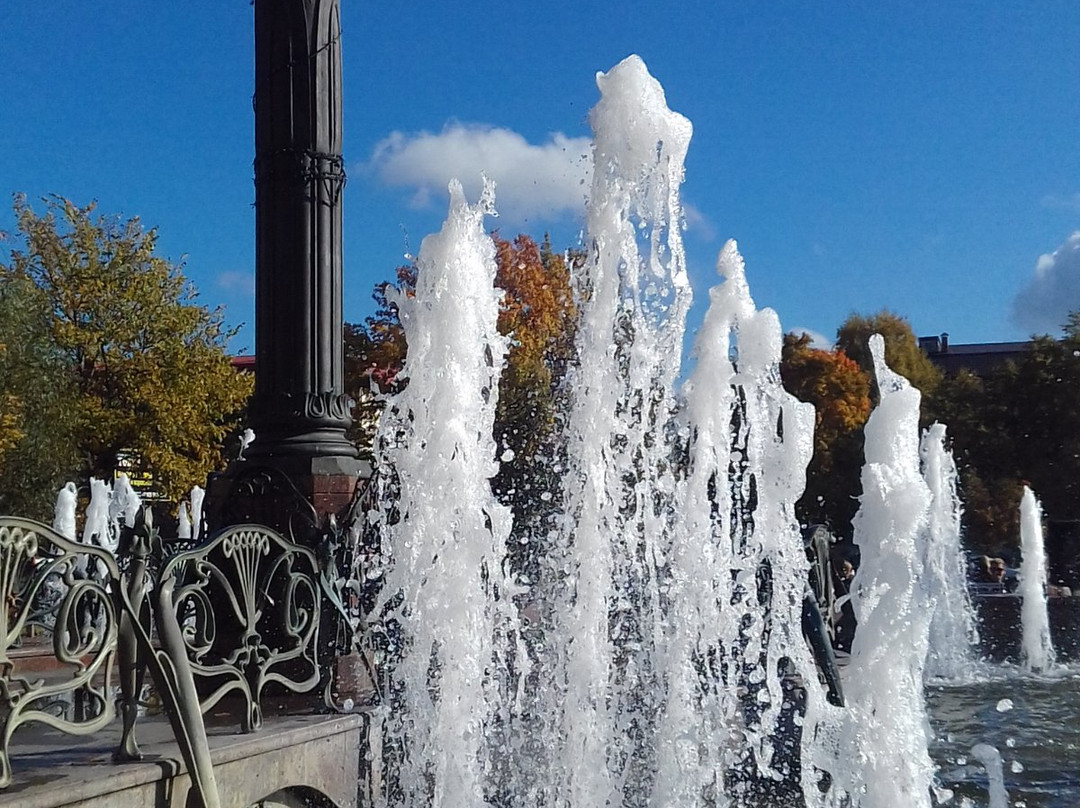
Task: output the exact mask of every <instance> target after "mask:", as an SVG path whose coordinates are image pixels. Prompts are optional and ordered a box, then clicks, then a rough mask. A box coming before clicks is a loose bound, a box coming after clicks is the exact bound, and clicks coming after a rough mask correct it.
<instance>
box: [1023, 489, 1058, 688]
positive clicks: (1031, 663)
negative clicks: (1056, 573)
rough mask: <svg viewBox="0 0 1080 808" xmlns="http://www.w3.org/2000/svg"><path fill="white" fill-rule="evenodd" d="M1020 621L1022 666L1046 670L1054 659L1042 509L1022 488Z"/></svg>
mask: <svg viewBox="0 0 1080 808" xmlns="http://www.w3.org/2000/svg"><path fill="white" fill-rule="evenodd" d="M1020 546H1021V549H1022V552H1023V560H1022V561H1021V564H1020V587H1019V590H1018V591H1019V594H1020V597H1022V598H1023V603H1022V604H1021V606H1020V624H1021V627H1022V629H1023V641H1024V667H1025V668H1026V669H1027V670H1029V671H1034V672H1039V671H1045V670H1046V669H1047V668H1048V667H1049V666H1050V665H1051V664H1053V662H1054V646H1053V644H1052V643H1051V641H1050V618H1049V616H1048V615H1047V612H1046V554H1045V552H1044V550H1043V534H1042V508H1041V507H1039V502H1038V500H1036V499H1035V494H1034V493H1032V491H1031V489H1030V488H1028V487H1026V486H1025V487H1024V497H1023V499H1022V500H1021V501H1020Z"/></svg>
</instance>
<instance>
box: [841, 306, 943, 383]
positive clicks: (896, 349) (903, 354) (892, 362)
mask: <svg viewBox="0 0 1080 808" xmlns="http://www.w3.org/2000/svg"><path fill="white" fill-rule="evenodd" d="M872 334H881V336H882V337H883V338H884V340H885V362H886V363H887V364H888V366H889V367H890V368H891V369H892V370H893V371H895V372H896V373H899V374H900V375H901V376H903V377H904V378H906V379H907V380H908V381H909V382H911V384H912V385H913V386H914V387H916V388H917V389H918V390H919V391H921V392H922V393H923V395H924V397H925V396H932V395H933V394H934V391H935V390H936V389H937V386H938V384H939V383H940V382H941V371H940V370H938V369H937V367H936V366H935V365H934V363H933V362H931V361H930V359H929V358H928V357H927V356H926V354H925V353H923V352H922V349H921V348H919V343H918V340H916V339H915V333H914V332H913V331H912V330H911V325H910V324H909V323H908V321H907V320H906V319H904V318H903V317H901V316H900V315H898V314H893V313H892V312H890V311H887V310H885V309H882V310H881V311H879V312H878V313H877V314H871V315H870V316H869V317H864V316H863V315H860V314H851V315H849V316H848V318H847V319H846V320H844V322H843V324H842V325H841V326H840V328H839V329H837V332H836V347H837V348H839V349H840V350H842V351H843V352H844V353H845V354H847V356H848V357H850V358H851V359H854V360H855V362H857V363H858V365H859V367H861V368H862V369H863V370H864V371H865V372H866V373H867V374H869V375H870V378H871V379H873V378H874V363H873V359H872V357H871V356H870V336H871V335H872ZM872 395H873V398H874V400H876V398H877V386H876V382H875V384H874V387H873V393H872Z"/></svg>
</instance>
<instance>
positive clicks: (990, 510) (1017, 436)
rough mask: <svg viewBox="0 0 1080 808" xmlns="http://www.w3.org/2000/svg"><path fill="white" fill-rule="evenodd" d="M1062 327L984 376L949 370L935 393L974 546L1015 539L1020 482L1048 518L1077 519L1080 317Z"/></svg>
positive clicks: (1000, 546) (991, 548) (1002, 545)
mask: <svg viewBox="0 0 1080 808" xmlns="http://www.w3.org/2000/svg"><path fill="white" fill-rule="evenodd" d="M1063 330H1064V334H1063V337H1062V338H1061V339H1053V338H1051V337H1049V336H1038V337H1033V338H1032V340H1031V342H1030V344H1029V350H1028V351H1026V352H1025V353H1024V355H1023V356H1022V357H1021V358H1019V359H1016V360H1012V361H1009V362H1006V363H1004V364H1002V365H1000V366H998V367H996V368H994V369H992V370H990V371H989V372H987V373H986V374H985V375H984V376H978V375H976V374H974V373H971V372H968V371H960V372H958V373H955V374H951V375H949V376H947V377H946V378H945V379H944V380H943V381H942V383H941V385H940V387H939V389H938V391H937V393H936V395H935V397H934V401H933V407H934V409H935V414H937V415H938V417H940V419H941V420H942V421H943V422H944V423H946V424H948V427H949V433H950V435H951V436H952V440H953V450H954V453H955V455H956V459H957V465H958V467H959V469H960V475H961V486H962V493H963V498H964V502H965V513H964V523H965V530H966V540H967V543H968V545H969V546H970V547H972V548H973V549H978V550H980V551H983V552H992V553H999V552H1001V551H1002V550H1004V549H1006V548H1009V547H1012V546H1015V545H1016V544H1017V542H1018V541H1019V517H1018V513H1019V505H1020V496H1021V493H1022V490H1023V486H1024V485H1029V486H1030V487H1031V488H1032V489H1033V490H1034V491H1035V493H1036V494H1037V495H1038V497H1039V498H1040V500H1041V501H1042V504H1043V507H1044V509H1045V512H1046V515H1047V517H1048V518H1049V519H1053V520H1075V519H1080V408H1077V406H1076V401H1077V400H1078V398H1080V316H1078V315H1077V314H1072V315H1070V317H1069V320H1068V322H1067V323H1066V324H1065V327H1064V329H1063Z"/></svg>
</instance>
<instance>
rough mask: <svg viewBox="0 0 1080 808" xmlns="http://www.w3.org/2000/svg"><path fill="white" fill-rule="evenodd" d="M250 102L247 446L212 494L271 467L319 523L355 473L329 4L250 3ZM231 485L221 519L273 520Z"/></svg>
mask: <svg viewBox="0 0 1080 808" xmlns="http://www.w3.org/2000/svg"><path fill="white" fill-rule="evenodd" d="M254 105H255V362H256V367H255V394H254V396H253V398H252V401H251V405H250V409H249V425H250V427H251V428H252V429H253V430H254V432H255V442H254V443H253V444H252V445H251V446H250V447H249V448H248V449H247V451H246V452H245V457H246V459H245V460H244V461H239V462H236V463H234V464H233V465H232V467H230V469H229V471H228V472H226V474H225V475H224V479H222V480H221V481H220V482H219V483H218V490H219V491H220V490H222V488H223V487H225V486H226V485H228V483H230V482H231V483H236V482H238V481H239V480H238V478H241V477H245V476H250V475H251V472H253V471H254V469H255V468H256V467H261V468H266V467H270V468H271V469H276V470H277V471H280V472H283V473H284V474H285V475H286V476H287V477H288V479H289V480H291V482H292V483H293V485H294V486H295V487H296V489H297V490H298V492H299V493H300V494H302V495H303V496H304V498H306V499H307V500H308V501H309V502H310V503H311V505H312V506H313V508H314V510H315V512H316V513H317V515H318V518H320V519H321V518H323V517H325V516H326V515H327V514H330V513H336V512H338V511H340V510H341V509H342V508H343V507H344V506H345V505H347V504H348V502H349V499H350V497H351V495H352V493H353V490H354V488H355V484H356V481H357V478H358V477H361V476H366V474H362V471H366V464H361V462H360V461H358V460H357V459H356V458H357V450H356V447H355V446H353V445H352V443H350V442H349V441H348V440H347V439H346V437H345V431H346V430H347V429H348V428H349V426H350V424H351V423H352V421H351V418H350V407H351V401H350V400H349V398H348V396H346V395H345V391H344V379H343V376H344V367H343V345H342V257H341V195H342V190H343V189H344V186H345V169H344V163H343V160H342V156H341V45H340V24H339V10H338V0H256V2H255V94H254ZM212 485H213V484H212ZM238 488H239V486H236V485H233V486H232V488H231V491H232V493H230V494H226V495H225V496H224V497H223V500H224V501H219V504H220V505H223V506H226V510H227V511H228V513H225V514H222V515H221V520H222V522H231V521H235V520H237V519H239V518H241V517H245V518H256V517H258V518H259V521H261V522H263V523H264V524H271V525H272V526H274V523H276V522H279V521H282V520H281V519H275V518H273V517H272V515H271V514H268V513H267V512H266V510H265V506H266V503H265V502H263V503H261V504H260V507H259V508H257V509H253V508H249V507H247V506H245V505H244V504H243V502H242V501H237V496H239V497H240V499H241V500H243V499H244V497H243V495H242V494H240V493H239V491H238ZM247 488H249V489H250V488H251V486H247ZM230 500H231V501H230ZM215 510H216V509H215ZM256 511H259V512H258V513H257V512H256ZM217 526H221V525H220V523H219V524H218V525H217Z"/></svg>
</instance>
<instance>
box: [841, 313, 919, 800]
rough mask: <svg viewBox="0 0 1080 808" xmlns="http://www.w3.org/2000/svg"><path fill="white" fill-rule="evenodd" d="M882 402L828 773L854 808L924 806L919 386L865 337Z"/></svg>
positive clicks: (869, 440) (870, 429) (872, 429)
mask: <svg viewBox="0 0 1080 808" xmlns="http://www.w3.org/2000/svg"><path fill="white" fill-rule="evenodd" d="M870 351H871V353H872V355H873V358H874V371H875V375H876V378H877V387H878V391H879V392H880V403H879V404H878V406H877V407H876V408H875V410H874V412H873V413H871V415H870V419H869V420H868V421H867V423H866V428H865V435H866V448H865V452H866V465H865V466H864V467H863V473H862V489H863V493H862V502H861V505H860V508H859V512H858V513H857V514H856V516H855V522H854V528H855V541H856V543H857V544H858V545H859V547H860V550H861V563H860V565H859V570H858V572H857V573H856V576H855V581H854V585H853V592H854V596H853V598H852V601H853V604H854V607H855V614H856V617H857V618H858V621H859V629H858V631H857V632H856V634H855V640H854V642H853V644H852V648H851V662H850V664H849V666H848V675H847V676H846V678H845V695H846V696H847V706H848V711H849V712H848V717H847V725H846V726H845V727H844V731H843V734H842V736H841V738H840V747H839V756H838V757H839V761H840V762H841V765H838V766H836V768H834V769H833V774H834V777H835V778H836V779H835V786H834V787H837V786H838V787H839V791H838V792H837V795H836V797H835V799H834V802H833V804H847V803H845V802H843V797H842V793H843V792H846V793H847V794H848V795H850V798H851V803H850V805H852V806H853V807H854V808H930V804H931V803H930V789H931V785H932V782H933V774H934V765H933V762H932V761H931V760H930V755H929V753H928V751H927V741H928V739H927V716H926V706H925V703H924V700H923V671H924V666H925V661H926V653H927V647H928V643H929V625H930V616H931V608H930V607H931V604H930V600H929V597H928V596H927V593H926V592H925V590H924V588H923V583H922V582H923V578H924V575H925V563H924V561H923V559H922V556H921V554H920V552H919V549H920V542H921V534H922V533H923V532H924V531H925V530H926V529H927V526H928V509H929V507H930V502H931V492H930V490H929V488H928V487H927V485H926V482H925V480H924V479H923V476H922V474H921V472H920V469H919V401H920V395H919V391H918V390H916V389H915V388H913V387H912V386H911V385H910V384H909V383H908V381H907V380H906V379H904V378H903V377H901V376H899V375H898V374H896V373H894V372H893V371H892V370H890V369H889V367H888V366H887V365H886V364H885V346H884V340H883V339H882V338H881V336H880V335H878V334H875V335H873V336H872V337H871V338H870Z"/></svg>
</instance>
